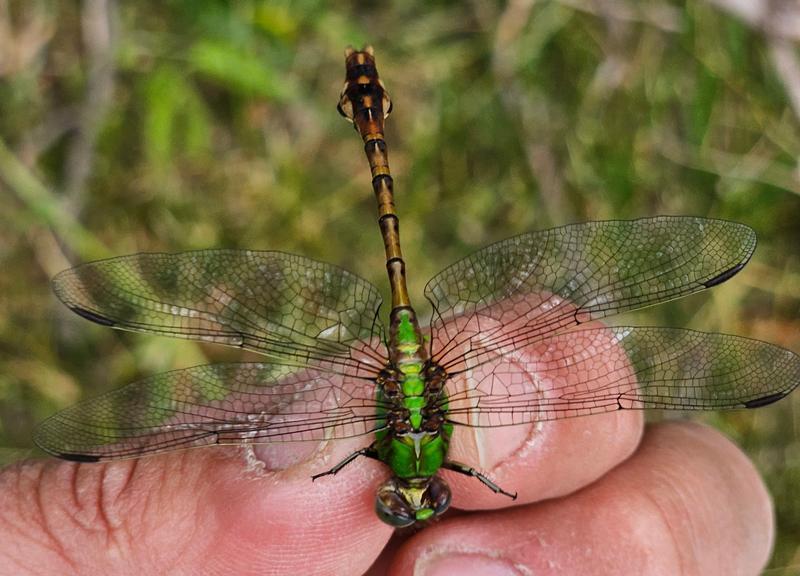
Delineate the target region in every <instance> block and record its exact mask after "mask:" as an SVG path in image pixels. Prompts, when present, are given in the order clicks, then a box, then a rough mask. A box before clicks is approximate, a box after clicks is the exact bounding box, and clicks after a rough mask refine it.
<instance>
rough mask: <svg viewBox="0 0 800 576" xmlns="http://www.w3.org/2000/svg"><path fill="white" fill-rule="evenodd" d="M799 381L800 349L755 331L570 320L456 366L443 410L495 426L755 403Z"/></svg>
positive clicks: (469, 422)
mask: <svg viewBox="0 0 800 576" xmlns="http://www.w3.org/2000/svg"><path fill="white" fill-rule="evenodd" d="M798 384H800V357H798V356H797V355H796V354H794V353H793V352H791V351H789V350H785V349H783V348H780V347H778V346H773V345H772V344H767V343H765V342H760V341H758V340H751V339H748V338H742V337H738V336H731V335H728V334H710V333H704V332H695V331H692V330H683V329H677V328H656V327H624V326H623V327H603V328H591V329H575V330H571V331H569V332H567V333H563V334H559V335H555V336H552V337H549V338H547V339H545V340H543V341H541V342H539V343H538V344H536V345H532V346H530V347H528V348H524V349H517V350H514V351H513V352H511V353H507V354H501V355H495V356H494V357H493V358H492V359H491V360H489V361H487V362H484V363H482V364H480V365H478V366H476V367H475V368H473V369H469V370H466V371H464V372H462V373H460V374H458V375H456V376H455V377H454V378H453V381H452V382H450V383H448V390H450V399H449V404H450V406H449V409H450V411H449V414H448V419H450V420H451V421H453V422H456V423H459V424H465V425H470V426H502V425H510V424H522V423H530V422H536V421H543V420H555V419H560V418H568V417H572V416H582V415H587V414H596V413H601V412H610V411H613V410H631V409H645V408H652V409H667V410H722V409H730V408H756V407H759V406H764V405H766V404H770V403H772V402H775V401H777V400H779V399H781V398H783V397H784V396H786V395H787V394H789V393H790V392H791V391H792V390H794V389H795V388H796V387H797V385H798Z"/></svg>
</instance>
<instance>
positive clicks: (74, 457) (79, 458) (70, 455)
mask: <svg viewBox="0 0 800 576" xmlns="http://www.w3.org/2000/svg"><path fill="white" fill-rule="evenodd" d="M53 456H56V457H57V458H61V459H62V460H69V461H71V462H100V456H95V455H93V454H80V453H77V452H55V453H53Z"/></svg>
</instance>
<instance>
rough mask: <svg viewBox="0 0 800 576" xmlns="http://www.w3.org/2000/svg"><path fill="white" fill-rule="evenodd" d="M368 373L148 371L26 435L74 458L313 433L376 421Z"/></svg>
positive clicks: (337, 433)
mask: <svg viewBox="0 0 800 576" xmlns="http://www.w3.org/2000/svg"><path fill="white" fill-rule="evenodd" d="M376 410H377V407H376V402H375V395H374V382H372V381H370V380H365V379H356V378H352V377H348V376H342V375H338V374H331V373H329V372H321V371H318V370H315V369H310V368H308V369H307V368H295V367H289V366H284V365H280V364H269V363H240V364H213V365H208V366H196V367H194V368H187V369H183V370H176V371H173V372H166V373H164V374H158V375H156V376H152V377H150V378H147V379H144V380H140V381H138V382H133V383H131V384H128V385H127V386H124V387H122V388H119V389H117V390H113V391H111V392H108V393H106V394H103V395H101V396H98V397H95V398H92V399H89V400H86V401H84V402H81V403H79V404H76V405H75V406H72V407H70V408H67V409H66V410H63V411H61V412H58V413H57V414H55V415H53V416H51V417H50V418H48V419H47V420H45V421H44V422H42V424H40V425H39V427H38V428H37V429H36V432H35V434H34V440H35V442H36V444H37V445H38V446H40V447H41V448H42V449H44V450H45V451H47V452H49V453H50V454H53V455H55V456H58V457H60V458H67V459H71V460H79V461H98V460H114V459H121V458H136V457H139V456H145V455H148V454H154V453H157V452H165V451H169V450H177V449H182V448H190V447H197V446H207V445H213V444H247V443H268V442H287V441H319V440H325V439H332V438H344V437H351V436H358V435H362V434H367V433H370V432H373V431H374V428H375V425H376Z"/></svg>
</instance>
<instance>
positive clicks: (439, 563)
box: [414, 554, 522, 576]
mask: <svg viewBox="0 0 800 576" xmlns="http://www.w3.org/2000/svg"><path fill="white" fill-rule="evenodd" d="M414 573H415V574H416V573H417V572H416V571H415V572H414ZM422 574H424V575H425V576H453V575H454V574H472V575H474V576H522V572H520V571H519V570H517V569H516V568H515V567H514V565H513V564H511V563H510V562H507V561H505V560H501V559H499V558H489V557H488V556H483V555H480V554H457V555H455V556H441V557H439V558H436V559H435V560H433V561H431V562H430V563H429V564H428V565H427V566H426V567H425V568H424V569H423V571H422Z"/></svg>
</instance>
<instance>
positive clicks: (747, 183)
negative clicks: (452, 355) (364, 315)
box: [0, 0, 800, 574]
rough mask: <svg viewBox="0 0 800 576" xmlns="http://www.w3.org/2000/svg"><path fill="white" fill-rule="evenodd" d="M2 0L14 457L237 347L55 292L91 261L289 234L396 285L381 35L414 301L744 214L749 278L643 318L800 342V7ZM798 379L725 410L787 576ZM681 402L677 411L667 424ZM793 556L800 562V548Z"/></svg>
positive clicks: (5, 278) (0, 301)
mask: <svg viewBox="0 0 800 576" xmlns="http://www.w3.org/2000/svg"><path fill="white" fill-rule="evenodd" d="M336 4H337V8H336V9H333V8H330V7H329V6H328V3H324V2H321V1H318V0H300V1H293V2H291V1H289V0H284V1H282V2H267V1H257V0H248V1H240V2H236V3H232V2H223V1H221V0H202V1H198V0H192V1H190V0H169V1H160V2H155V1H151V0H146V1H139V2H135V3H133V2H125V3H123V2H114V1H113V0H86V1H85V2H74V1H66V0H63V1H55V0H53V1H45V0H30V1H29V0H25V1H22V0H19V1H10V0H0V201H1V202H2V204H1V205H2V208H0V269H1V270H2V273H1V274H0V450H2V452H1V453H0V458H2V460H4V461H9V460H11V459H14V458H17V457H24V456H32V455H36V453H35V452H34V451H33V449H32V444H31V441H30V439H29V438H30V433H31V429H32V427H33V426H34V424H35V423H36V422H37V421H39V420H41V419H42V418H44V417H45V416H47V415H49V414H50V413H52V412H53V411H55V410H57V409H59V408H63V407H65V406H67V405H68V404H71V403H73V402H74V401H76V400H77V399H79V398H80V397H82V396H84V395H91V394H95V393H97V392H98V391H100V390H106V389H109V388H111V387H114V386H117V385H121V384H124V383H126V382H129V381H131V380H133V379H136V378H139V377H141V376H143V375H147V374H152V373H154V372H158V371H163V370H168V369H172V368H177V367H184V366H189V365H193V364H199V363H203V362H205V361H207V360H220V359H222V358H231V357H235V356H234V353H233V352H231V351H227V350H218V349H214V348H210V347H205V346H198V345H194V344H190V343H187V342H180V341H177V342H173V341H169V340H166V339H161V338H155V337H153V338H148V337H145V336H141V335H130V334H124V333H118V332H114V331H111V330H108V329H104V328H102V327H98V326H94V325H90V324H89V323H88V322H85V321H83V320H81V319H79V318H77V317H73V316H71V315H70V314H69V313H68V312H65V310H64V309H63V308H62V307H60V306H59V305H58V304H57V302H55V300H54V298H53V296H52V295H51V293H50V289H49V286H48V280H49V278H50V277H51V276H52V275H53V274H55V273H56V272H57V271H59V270H61V269H63V268H65V267H67V266H69V265H70V264H71V263H74V262H78V261H82V260H91V259H96V258H99V257H103V256H108V255H115V254H124V253H129V252H137V251H154V250H166V251H177V250H187V249H194V248H207V247H228V248H236V247H241V248H254V249H279V250H285V251H290V252H297V253H301V254H304V255H307V256H311V257H313V258H317V259H321V260H327V261H330V262H333V263H336V264H339V265H342V266H344V267H346V268H348V269H350V270H352V271H354V272H356V273H358V274H360V275H361V276H363V277H365V278H367V279H368V280H370V281H372V282H373V283H375V284H376V285H378V286H380V287H385V286H386V282H385V279H384V268H383V251H382V246H381V242H380V240H379V236H378V232H377V226H376V225H375V209H374V200H373V198H372V194H371V191H370V186H369V178H368V174H369V173H368V170H367V168H366V162H365V160H364V158H363V155H362V150H361V145H360V143H359V141H358V139H357V137H356V135H355V134H354V133H353V131H352V128H350V127H349V125H348V124H346V123H345V122H344V121H343V120H342V119H341V118H339V116H338V115H337V114H336V112H335V104H336V101H337V98H338V94H339V89H340V88H341V82H342V79H343V72H344V67H343V57H342V50H343V48H344V46H345V45H347V44H354V45H356V46H360V45H361V44H362V43H363V42H370V43H371V44H373V45H374V46H375V49H376V54H377V58H378V64H379V69H380V71H381V74H382V77H383V78H384V81H385V82H386V85H387V87H388V89H389V92H390V94H391V95H392V97H393V100H394V103H395V112H394V114H393V116H392V117H391V118H390V121H389V124H388V135H387V136H388V137H387V139H388V142H389V146H390V153H391V162H392V166H393V169H394V172H395V175H396V188H397V191H398V208H399V213H400V216H401V221H402V227H403V229H402V231H403V242H404V250H405V252H406V257H407V261H408V263H409V272H410V282H411V286H410V288H411V291H412V295H413V296H415V298H414V301H415V302H417V303H418V304H417V306H418V307H419V308H421V310H420V312H421V313H424V306H423V305H421V302H422V301H421V292H422V287H423V285H424V282H425V280H426V279H427V278H429V277H430V276H432V275H433V274H434V273H435V272H437V271H438V270H440V269H441V268H443V267H444V266H445V265H447V264H449V263H451V262H452V261H453V260H455V259H457V258H459V257H461V256H464V255H466V254H467V253H468V252H470V251H471V250H473V249H475V248H478V247H480V246H481V245H483V244H485V243H487V242H490V241H493V240H498V239H501V238H504V237H507V236H510V235H512V234H516V233H520V232H524V231H527V230H531V229H537V228H545V227H549V226H552V225H557V224H562V223H567V222H573V221H581V220H587V219H608V218H630V217H639V216H645V215H655V214H689V215H704V216H713V217H718V218H728V219H733V220H738V221H741V222H744V223H746V224H749V225H750V226H752V227H754V228H755V229H756V230H757V231H758V234H759V238H760V245H759V249H758V251H757V253H756V256H755V258H754V259H753V261H752V262H751V263H750V264H749V266H748V267H747V268H746V269H745V270H744V271H743V272H742V273H741V274H739V275H738V276H737V277H736V278H735V279H734V280H733V281H731V282H729V283H728V284H725V285H723V286H721V287H719V288H716V289H715V290H714V291H712V292H710V293H707V294H705V295H700V296H695V297H693V298H689V299H686V300H685V301H681V302H676V303H672V304H670V305H666V306H662V307H659V308H657V309H654V310H652V311H648V312H646V313H639V314H636V315H634V316H632V317H631V318H630V319H628V321H629V322H631V321H632V322H642V323H658V324H664V325H674V326H688V327H693V328H698V329H704V330H715V331H724V332H732V333H736V334H741V335H747V336H751V337H755V338H760V339H764V340H767V341H770V342H774V343H776V344H779V345H782V346H785V347H788V348H791V349H793V350H795V351H800V258H799V257H798V246H800V164H799V163H798V158H800V121H798V118H800V64H798V54H799V53H798V42H800V8H798V5H797V4H796V3H795V2H791V1H786V2H766V1H764V2H759V1H758V0H752V2H751V1H748V0H740V1H736V0H725V1H723V0H716V1H713V2H711V1H699V0H695V1H689V2H686V3H679V2H668V1H666V0H665V1H659V0H654V1H649V2H638V3H637V2H634V1H633V0H629V1H623V0H607V1H600V0H595V1H586V2H582V1H578V0H561V1H549V0H547V1H546V0H540V1H538V2H537V1H535V0H510V1H509V2H506V3H500V2H491V1H488V0H487V1H480V0H474V1H472V2H456V1H447V0H438V1H436V2H418V1H412V0H404V1H399V2H392V3H380V4H373V3H368V2H355V1H354V2H341V3H336ZM799 410H800V395H798V394H795V395H794V397H793V398H790V399H789V400H787V401H784V402H782V403H779V404H777V405H775V406H771V407H769V408H767V409H765V410H762V411H752V412H750V411H748V412H747V413H733V414H724V415H717V414H712V415H707V416H702V418H703V419H704V420H706V421H711V422H713V423H714V424H716V425H717V426H719V427H720V428H721V429H722V430H724V431H725V432H726V433H727V434H729V435H730V436H732V437H733V438H735V439H736V440H737V441H738V442H739V443H740V444H741V445H742V446H744V447H745V449H746V450H747V451H748V453H749V454H750V455H751V457H752V458H753V459H754V460H755V462H756V463H757V465H758V467H759V469H760V470H761V471H762V472H763V474H764V475H765V477H766V479H767V482H768V484H769V486H770V489H771V491H772V493H773V494H774V497H775V502H776V510H777V516H778V524H779V527H778V530H779V540H778V542H777V546H776V552H775V556H774V558H773V564H772V566H773V567H774V568H773V569H772V570H770V571H769V573H770V574H780V573H784V572H785V573H790V572H791V571H793V570H795V569H796V568H797V566H798V565H800V548H799V546H800V494H799V493H798V489H797V488H798V486H800V431H799V430H800V412H799ZM658 417H663V416H659V415H655V416H654V418H658ZM792 566H793V567H794V568H792Z"/></svg>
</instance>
